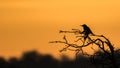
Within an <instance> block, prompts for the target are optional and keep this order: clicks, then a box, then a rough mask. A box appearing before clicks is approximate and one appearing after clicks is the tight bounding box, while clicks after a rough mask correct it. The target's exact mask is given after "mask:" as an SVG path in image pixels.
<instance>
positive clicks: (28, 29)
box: [0, 0, 120, 58]
mask: <svg viewBox="0 0 120 68" xmlns="http://www.w3.org/2000/svg"><path fill="white" fill-rule="evenodd" d="M83 23H85V24H88V25H89V26H90V27H91V29H92V30H93V32H94V33H95V34H103V35H105V36H107V37H108V38H109V39H110V40H111V41H112V42H113V44H115V46H116V47H120V46H119V43H120V40H119V38H120V30H119V29H120V1H119V0H0V56H3V57H6V58H8V57H11V56H20V55H21V54H22V52H24V51H28V50H38V51H40V52H41V53H50V54H53V55H55V56H58V55H59V54H60V53H59V51H58V50H59V49H61V47H60V46H59V45H58V46H57V45H56V44H49V43H48V42H49V41H52V40H61V38H62V35H61V34H59V30H61V29H62V30H70V29H71V28H81V27H80V26H79V25H81V24H83ZM88 50H89V49H88Z"/></svg>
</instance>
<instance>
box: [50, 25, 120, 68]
mask: <svg viewBox="0 0 120 68" xmlns="http://www.w3.org/2000/svg"><path fill="white" fill-rule="evenodd" d="M86 26H87V25H86ZM87 27H88V26H87ZM88 28H89V27H88ZM88 28H85V27H83V31H81V30H79V29H72V30H71V31H64V30H60V33H65V35H64V36H63V40H62V41H52V42H50V43H63V44H65V47H64V48H62V49H61V50H60V52H62V51H66V50H70V51H75V53H76V56H77V55H78V54H79V53H82V54H83V55H86V56H89V57H90V58H91V62H96V61H97V60H95V59H96V57H98V56H99V57H102V58H101V59H100V60H99V62H100V63H99V64H101V65H103V67H105V66H107V65H108V64H109V66H110V65H111V67H112V68H118V65H117V63H116V59H115V48H114V46H113V44H112V43H111V42H110V40H109V39H108V38H106V37H105V36H104V35H95V34H93V33H92V31H91V30H90V28H89V29H88ZM86 29H88V30H90V31H88V30H86ZM89 32H90V33H91V34H90V33H89ZM67 33H73V34H74V35H75V36H76V38H78V39H77V40H76V41H74V43H73V42H72V43H70V42H69V40H68V39H67V37H66V34H67ZM87 33H88V34H87ZM86 35H87V36H86ZM76 42H81V43H82V44H76ZM91 45H92V47H91V49H93V50H95V49H94V46H97V47H98V48H99V50H100V52H101V53H98V52H96V53H94V54H93V55H90V54H88V53H86V52H85V51H84V50H83V48H85V47H88V46H91ZM93 45H94V46H93ZM104 58H105V59H104ZM103 59H104V60H103Z"/></svg>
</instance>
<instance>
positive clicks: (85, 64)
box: [0, 51, 120, 68]
mask: <svg viewBox="0 0 120 68" xmlns="http://www.w3.org/2000/svg"><path fill="white" fill-rule="evenodd" d="M97 53H98V54H99V55H105V54H103V53H101V52H97ZM115 54H116V58H117V59H119V56H120V54H119V51H116V53H115ZM61 58H62V59H61V60H57V59H55V58H53V57H52V56H51V55H42V54H40V53H38V52H37V51H29V52H26V53H24V54H23V56H22V57H21V58H20V59H17V58H15V57H12V58H10V59H9V60H5V59H4V58H2V57H0V68H96V67H100V68H102V66H103V65H102V64H100V63H102V62H108V61H107V60H106V57H101V56H100V57H99V56H96V57H95V58H94V60H95V61H92V63H91V61H90V59H91V58H90V57H85V56H84V55H78V56H77V58H76V59H74V60H70V59H68V57H67V56H65V55H63V56H62V57H61ZM117 62H118V65H119V64H120V63H119V62H120V60H117ZM110 66H111V65H108V66H107V68H109V67H110Z"/></svg>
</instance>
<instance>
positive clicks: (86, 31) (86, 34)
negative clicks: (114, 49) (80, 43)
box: [81, 24, 95, 42]
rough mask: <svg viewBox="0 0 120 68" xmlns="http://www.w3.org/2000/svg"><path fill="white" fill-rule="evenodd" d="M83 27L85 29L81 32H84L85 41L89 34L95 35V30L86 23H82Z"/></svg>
mask: <svg viewBox="0 0 120 68" xmlns="http://www.w3.org/2000/svg"><path fill="white" fill-rule="evenodd" d="M81 26H82V27H83V31H82V32H81V34H84V36H83V37H84V42H85V41H86V39H87V38H88V36H89V35H90V34H91V35H93V36H94V35H95V34H93V32H92V31H91V29H90V28H89V27H88V26H87V25H86V24H83V25H81Z"/></svg>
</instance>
